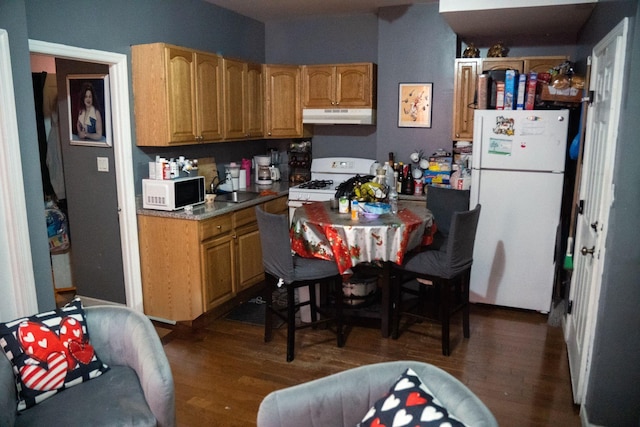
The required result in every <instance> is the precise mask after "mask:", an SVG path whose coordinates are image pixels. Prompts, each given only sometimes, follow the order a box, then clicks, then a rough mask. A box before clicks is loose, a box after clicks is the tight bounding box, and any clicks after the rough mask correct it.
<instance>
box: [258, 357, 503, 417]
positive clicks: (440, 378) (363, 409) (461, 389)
mask: <svg viewBox="0 0 640 427" xmlns="http://www.w3.org/2000/svg"><path fill="white" fill-rule="evenodd" d="M407 368H411V369H413V370H414V371H415V372H416V374H418V376H419V377H420V379H421V380H422V381H423V382H424V383H425V384H426V385H427V386H428V387H429V389H430V390H431V391H432V392H433V394H434V397H435V398H437V399H438V400H439V401H440V403H441V404H442V406H444V407H445V408H447V410H448V411H449V413H450V414H452V415H454V416H455V417H456V418H457V419H459V420H460V421H462V422H463V423H465V424H466V425H472V426H475V427H488V426H497V425H498V423H497V422H496V419H495V418H494V416H493V414H492V413H491V411H489V409H488V408H487V407H486V406H485V405H484V403H482V401H480V399H478V397H477V396H476V395H475V394H473V392H472V391H471V390H469V389H468V388H467V387H466V386H465V385H464V384H462V383H461V382H460V381H458V380H457V379H456V378H454V377H453V376H451V375H450V374H448V373H447V372H445V371H443V370H442V369H440V368H438V367H436V366H433V365H430V364H428V363H423V362H416V361H394V362H384V363H377V364H373V365H365V366H360V367H357V368H353V369H349V370H347V371H343V372H339V373H337V374H334V375H330V376H328V377H325V378H320V379H318V380H314V381H310V382H307V383H304V384H300V385H296V386H293V387H289V388H285V389H282V390H277V391H274V392H272V393H270V394H269V395H267V397H265V398H264V400H263V401H262V403H261V404H260V409H259V410H258V427H298V426H332V427H338V426H351V427H353V426H355V425H356V424H358V423H359V422H360V421H361V420H362V418H363V417H364V416H365V414H366V413H367V411H368V410H369V408H371V406H372V405H373V404H374V403H375V402H376V401H377V400H378V399H380V398H382V397H383V396H384V395H385V394H386V393H387V392H388V391H389V388H390V387H391V386H392V385H393V384H394V382H395V381H396V380H397V379H398V377H400V375H402V373H403V372H404V371H405V370H406V369H407Z"/></svg>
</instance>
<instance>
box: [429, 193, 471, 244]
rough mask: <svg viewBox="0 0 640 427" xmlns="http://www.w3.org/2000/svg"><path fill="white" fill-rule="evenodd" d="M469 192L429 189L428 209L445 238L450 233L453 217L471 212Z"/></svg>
mask: <svg viewBox="0 0 640 427" xmlns="http://www.w3.org/2000/svg"><path fill="white" fill-rule="evenodd" d="M470 193H471V192H470V191H469V190H455V189H452V188H442V187H431V186H429V187H427V209H429V210H430V211H431V213H432V214H433V218H434V219H435V222H436V225H437V227H438V231H439V232H441V233H442V234H444V235H445V236H446V235H448V234H449V233H450V229H451V215H452V214H453V213H454V212H460V211H468V210H469V195H470Z"/></svg>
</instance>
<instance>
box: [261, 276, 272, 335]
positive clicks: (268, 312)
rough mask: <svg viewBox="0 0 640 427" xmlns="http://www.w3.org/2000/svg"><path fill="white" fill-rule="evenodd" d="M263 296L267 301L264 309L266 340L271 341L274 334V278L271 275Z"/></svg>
mask: <svg viewBox="0 0 640 427" xmlns="http://www.w3.org/2000/svg"><path fill="white" fill-rule="evenodd" d="M263 298H264V300H265V301H266V306H265V309H264V342H269V341H271V338H272V336H273V312H272V310H273V287H272V278H271V277H269V276H267V278H266V280H265V285H264V291H263Z"/></svg>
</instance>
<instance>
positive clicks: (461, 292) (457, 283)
mask: <svg viewBox="0 0 640 427" xmlns="http://www.w3.org/2000/svg"><path fill="white" fill-rule="evenodd" d="M480 208H481V207H480V205H477V206H476V207H475V208H474V209H473V210H470V211H469V210H465V211H459V212H454V213H453V214H452V215H451V221H450V229H449V236H448V238H447V245H446V247H445V248H442V249H441V250H427V251H424V252H419V253H417V254H414V255H413V256H410V257H409V258H408V259H406V260H405V262H404V263H403V264H402V266H397V265H394V266H393V268H394V274H395V277H394V280H393V290H392V292H393V307H394V310H393V333H392V336H393V338H395V339H397V338H398V335H399V329H400V318H401V316H403V315H406V316H409V317H415V318H418V319H425V318H427V319H429V318H431V319H433V318H434V317H435V320H438V321H439V322H440V323H441V331H442V354H444V355H445V356H449V355H450V354H451V349H450V339H449V329H450V322H451V316H452V315H453V314H455V313H456V312H458V311H462V329H463V335H464V337H465V338H469V277H470V273H471V266H472V264H473V246H474V243H475V238H476V230H477V228H478V219H479V217H480ZM412 279H419V280H418V290H417V292H416V290H415V289H412V288H411V287H410V286H409V283H415V282H413V280H412ZM429 283H431V284H432V288H431V289H429V290H430V291H431V292H430V293H431V294H433V297H434V298H435V304H436V307H435V311H436V312H437V313H436V314H435V316H434V315H433V313H425V310H424V309H425V301H424V298H425V296H426V295H427V292H425V289H424V287H425V286H428V285H427V284H429ZM405 294H413V295H417V296H418V301H417V302H418V304H411V302H412V301H413V302H415V298H414V299H405Z"/></svg>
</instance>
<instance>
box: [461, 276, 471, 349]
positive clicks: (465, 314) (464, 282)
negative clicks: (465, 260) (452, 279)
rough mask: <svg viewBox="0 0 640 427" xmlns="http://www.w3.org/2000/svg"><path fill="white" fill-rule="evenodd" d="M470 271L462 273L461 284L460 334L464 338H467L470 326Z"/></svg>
mask: <svg viewBox="0 0 640 427" xmlns="http://www.w3.org/2000/svg"><path fill="white" fill-rule="evenodd" d="M470 274H471V273H470V272H467V273H466V274H463V275H462V278H461V279H460V280H461V284H460V285H461V286H462V304H463V306H462V334H463V336H464V337H465V338H469V336H470V335H471V334H470V328H469V280H470V278H469V276H470Z"/></svg>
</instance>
